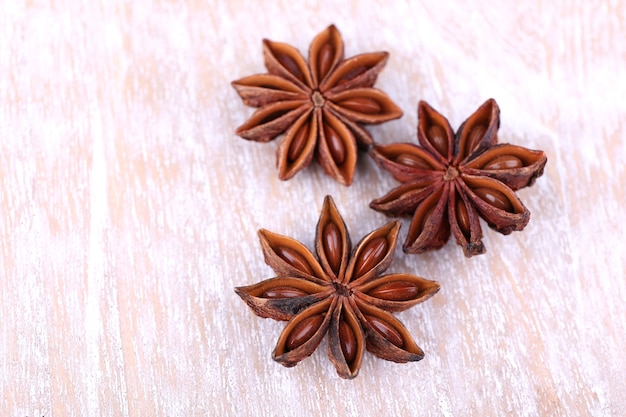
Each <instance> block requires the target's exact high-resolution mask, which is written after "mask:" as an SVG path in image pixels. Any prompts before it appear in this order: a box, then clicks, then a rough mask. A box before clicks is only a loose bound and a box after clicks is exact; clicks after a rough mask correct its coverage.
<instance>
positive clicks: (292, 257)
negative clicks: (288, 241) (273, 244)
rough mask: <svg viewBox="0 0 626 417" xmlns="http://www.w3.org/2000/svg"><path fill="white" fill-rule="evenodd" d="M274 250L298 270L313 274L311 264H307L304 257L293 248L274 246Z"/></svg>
mask: <svg viewBox="0 0 626 417" xmlns="http://www.w3.org/2000/svg"><path fill="white" fill-rule="evenodd" d="M275 251H276V254H277V255H278V256H280V257H281V258H282V259H283V260H284V261H285V262H287V263H288V264H289V265H291V266H293V267H294V268H296V269H297V270H298V271H302V272H306V273H307V274H309V275H312V274H313V270H312V269H311V265H309V263H308V262H307V260H306V258H305V257H304V256H302V255H301V254H299V253H298V252H296V251H295V250H293V249H291V248H288V247H286V246H280V247H278V248H276V249H275Z"/></svg>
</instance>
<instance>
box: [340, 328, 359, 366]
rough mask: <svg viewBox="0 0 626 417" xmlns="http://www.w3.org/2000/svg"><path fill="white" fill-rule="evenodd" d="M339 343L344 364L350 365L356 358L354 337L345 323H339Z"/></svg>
mask: <svg viewBox="0 0 626 417" xmlns="http://www.w3.org/2000/svg"><path fill="white" fill-rule="evenodd" d="M339 343H340V344H341V351H342V352H343V357H344V358H345V359H346V362H347V363H348V365H349V364H351V363H352V362H353V361H354V358H356V336H355V334H354V332H353V331H352V328H351V327H350V326H349V325H348V323H346V322H345V321H343V320H342V321H340V322H339Z"/></svg>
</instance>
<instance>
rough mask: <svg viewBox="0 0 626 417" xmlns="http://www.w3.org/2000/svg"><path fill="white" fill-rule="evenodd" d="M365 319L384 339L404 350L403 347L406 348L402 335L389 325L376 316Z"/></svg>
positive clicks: (367, 316)
mask: <svg viewBox="0 0 626 417" xmlns="http://www.w3.org/2000/svg"><path fill="white" fill-rule="evenodd" d="M365 318H366V319H367V321H368V322H369V323H370V324H371V325H372V327H373V328H374V330H376V331H377V332H378V333H380V335H381V336H382V337H384V338H385V339H387V340H388V341H389V342H391V343H392V344H394V345H396V346H397V347H399V348H402V346H404V341H403V339H402V336H401V335H400V333H399V332H398V331H397V330H396V329H394V328H393V327H391V326H390V325H389V324H388V323H386V322H384V321H383V320H381V319H379V318H378V317H375V316H370V315H365Z"/></svg>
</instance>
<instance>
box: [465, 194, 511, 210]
mask: <svg viewBox="0 0 626 417" xmlns="http://www.w3.org/2000/svg"><path fill="white" fill-rule="evenodd" d="M473 191H474V193H476V195H477V196H478V197H480V198H482V199H483V200H485V201H486V202H487V203H489V204H491V205H492V206H494V207H496V208H499V209H500V210H504V211H508V212H509V213H513V204H511V201H510V200H509V199H508V198H507V196H506V195H504V194H503V193H501V192H500V191H498V190H494V189H493V188H476V189H474V190H473Z"/></svg>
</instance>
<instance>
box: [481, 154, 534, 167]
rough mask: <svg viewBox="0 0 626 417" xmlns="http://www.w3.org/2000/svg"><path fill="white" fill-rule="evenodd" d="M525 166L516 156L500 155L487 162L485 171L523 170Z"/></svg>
mask: <svg viewBox="0 0 626 417" xmlns="http://www.w3.org/2000/svg"><path fill="white" fill-rule="evenodd" d="M523 165H524V164H523V163H522V160H521V159H519V158H518V157H517V156H515V155H500V156H496V157H495V158H493V159H492V160H491V161H489V162H487V163H486V164H485V166H484V167H483V169H489V170H491V169H494V170H497V169H513V168H521V167H522V166H523Z"/></svg>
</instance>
